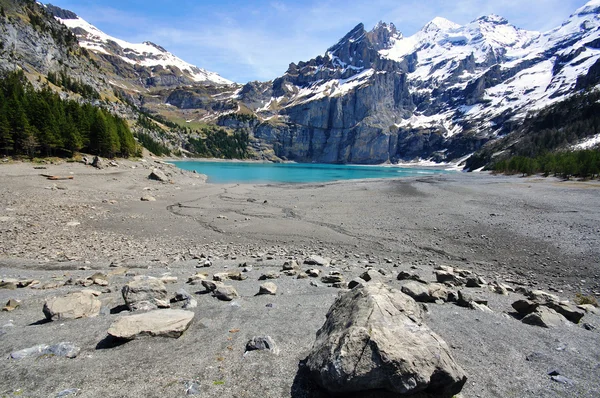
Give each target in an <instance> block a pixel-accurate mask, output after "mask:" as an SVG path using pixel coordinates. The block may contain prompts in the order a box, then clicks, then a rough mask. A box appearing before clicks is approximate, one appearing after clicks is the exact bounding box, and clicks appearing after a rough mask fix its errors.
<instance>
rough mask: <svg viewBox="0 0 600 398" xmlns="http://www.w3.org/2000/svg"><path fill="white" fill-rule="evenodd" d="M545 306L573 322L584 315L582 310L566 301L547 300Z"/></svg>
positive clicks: (576, 322) (577, 321)
mask: <svg viewBox="0 0 600 398" xmlns="http://www.w3.org/2000/svg"><path fill="white" fill-rule="evenodd" d="M545 306H547V307H548V308H551V309H553V310H554V311H556V312H558V313H559V314H561V315H562V316H564V317H565V318H567V319H568V320H569V321H571V322H573V323H575V324H578V323H579V321H580V320H581V318H583V316H584V315H585V311H584V310H582V309H578V308H577V307H575V306H573V305H571V304H570V303H568V302H558V303H557V302H547V303H546V304H545Z"/></svg>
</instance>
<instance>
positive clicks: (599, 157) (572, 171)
mask: <svg viewBox="0 0 600 398" xmlns="http://www.w3.org/2000/svg"><path fill="white" fill-rule="evenodd" d="M492 169H493V170H494V171H495V172H500V173H505V174H516V173H521V174H522V175H524V176H525V175H532V174H543V175H544V176H546V177H547V176H549V175H551V174H552V175H554V176H556V177H562V178H566V179H569V178H571V177H580V178H600V150H583V151H575V152H558V153H546V154H544V155H541V156H537V157H535V158H530V157H525V156H513V157H512V158H510V159H507V160H502V161H499V162H497V163H495V164H494V165H493V168H492Z"/></svg>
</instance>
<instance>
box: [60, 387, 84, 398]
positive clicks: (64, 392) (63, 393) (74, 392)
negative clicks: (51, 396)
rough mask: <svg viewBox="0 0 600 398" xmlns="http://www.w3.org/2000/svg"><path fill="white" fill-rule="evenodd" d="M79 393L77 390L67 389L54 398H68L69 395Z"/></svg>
mask: <svg viewBox="0 0 600 398" xmlns="http://www.w3.org/2000/svg"><path fill="white" fill-rule="evenodd" d="M79 391H81V390H80V389H79V388H69V389H67V390H62V391H61V392H59V393H58V394H56V398H62V397H68V396H69V395H77V394H78V393H79Z"/></svg>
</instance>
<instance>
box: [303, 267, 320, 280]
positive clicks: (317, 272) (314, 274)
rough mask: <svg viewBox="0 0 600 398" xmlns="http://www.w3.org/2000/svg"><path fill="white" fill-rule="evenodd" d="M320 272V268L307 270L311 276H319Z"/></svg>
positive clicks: (307, 273)
mask: <svg viewBox="0 0 600 398" xmlns="http://www.w3.org/2000/svg"><path fill="white" fill-rule="evenodd" d="M319 274H321V270H320V269H316V268H313V269H309V270H307V271H306V275H308V276H310V277H311V278H318V277H319Z"/></svg>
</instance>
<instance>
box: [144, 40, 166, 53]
mask: <svg viewBox="0 0 600 398" xmlns="http://www.w3.org/2000/svg"><path fill="white" fill-rule="evenodd" d="M143 44H145V45H147V46H151V47H154V48H156V49H157V50H159V51H162V52H164V53H166V52H168V51H167V50H166V49H165V48H164V47H162V46H159V45H158V44H156V43H152V42H151V41H145V42H144V43H143Z"/></svg>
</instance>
